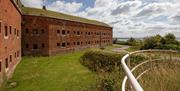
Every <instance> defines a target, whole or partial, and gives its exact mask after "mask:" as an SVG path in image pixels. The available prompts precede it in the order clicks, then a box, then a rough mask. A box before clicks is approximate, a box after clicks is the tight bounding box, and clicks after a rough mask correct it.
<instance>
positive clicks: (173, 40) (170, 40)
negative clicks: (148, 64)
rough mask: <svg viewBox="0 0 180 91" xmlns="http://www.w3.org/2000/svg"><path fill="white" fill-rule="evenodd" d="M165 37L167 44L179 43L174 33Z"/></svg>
mask: <svg viewBox="0 0 180 91" xmlns="http://www.w3.org/2000/svg"><path fill="white" fill-rule="evenodd" d="M164 39H165V41H166V44H174V43H177V41H176V37H175V36H174V34H171V33H168V34H167V35H165V36H164Z"/></svg>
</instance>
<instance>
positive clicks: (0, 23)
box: [0, 21, 2, 33]
mask: <svg viewBox="0 0 180 91" xmlns="http://www.w3.org/2000/svg"><path fill="white" fill-rule="evenodd" d="M1 29H2V22H1V21H0V33H1Z"/></svg>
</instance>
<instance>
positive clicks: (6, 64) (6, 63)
mask: <svg viewBox="0 0 180 91" xmlns="http://www.w3.org/2000/svg"><path fill="white" fill-rule="evenodd" d="M5 61H6V62H5V66H6V68H8V66H9V65H8V58H6V59H5Z"/></svg>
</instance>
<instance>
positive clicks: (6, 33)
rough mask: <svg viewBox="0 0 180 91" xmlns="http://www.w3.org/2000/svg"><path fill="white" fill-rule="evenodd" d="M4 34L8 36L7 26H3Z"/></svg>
mask: <svg viewBox="0 0 180 91" xmlns="http://www.w3.org/2000/svg"><path fill="white" fill-rule="evenodd" d="M5 36H8V27H7V26H5Z"/></svg>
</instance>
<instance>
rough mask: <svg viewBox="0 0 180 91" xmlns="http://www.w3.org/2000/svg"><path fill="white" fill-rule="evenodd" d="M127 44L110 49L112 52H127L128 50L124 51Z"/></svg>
mask: <svg viewBox="0 0 180 91" xmlns="http://www.w3.org/2000/svg"><path fill="white" fill-rule="evenodd" d="M128 48H129V46H128V45H122V46H121V47H120V48H114V49H112V51H114V52H126V53H128V51H126V49H128Z"/></svg>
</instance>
